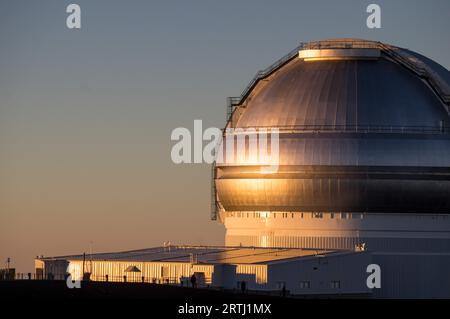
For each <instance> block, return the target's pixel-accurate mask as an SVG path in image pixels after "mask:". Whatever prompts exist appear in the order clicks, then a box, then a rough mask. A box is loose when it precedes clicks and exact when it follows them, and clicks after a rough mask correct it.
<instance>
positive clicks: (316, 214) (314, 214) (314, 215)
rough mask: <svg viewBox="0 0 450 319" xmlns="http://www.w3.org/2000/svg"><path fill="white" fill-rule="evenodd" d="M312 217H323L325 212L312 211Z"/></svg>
mask: <svg viewBox="0 0 450 319" xmlns="http://www.w3.org/2000/svg"><path fill="white" fill-rule="evenodd" d="M312 217H313V218H323V214H322V213H312Z"/></svg>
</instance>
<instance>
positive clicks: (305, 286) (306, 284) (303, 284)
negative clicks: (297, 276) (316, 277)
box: [300, 281, 311, 289]
mask: <svg viewBox="0 0 450 319" xmlns="http://www.w3.org/2000/svg"><path fill="white" fill-rule="evenodd" d="M309 288H311V282H310V281H300V289H309Z"/></svg>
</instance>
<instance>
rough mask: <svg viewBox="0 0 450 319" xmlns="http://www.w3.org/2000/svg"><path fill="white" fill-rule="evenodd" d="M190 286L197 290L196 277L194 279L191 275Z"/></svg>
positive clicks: (193, 275)
mask: <svg viewBox="0 0 450 319" xmlns="http://www.w3.org/2000/svg"><path fill="white" fill-rule="evenodd" d="M191 284H192V288H197V277H195V274H192V276H191Z"/></svg>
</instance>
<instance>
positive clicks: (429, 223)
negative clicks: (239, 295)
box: [222, 212, 450, 252]
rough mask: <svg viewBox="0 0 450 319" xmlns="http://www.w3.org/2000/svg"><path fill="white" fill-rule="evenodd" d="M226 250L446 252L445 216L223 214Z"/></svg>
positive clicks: (449, 239) (449, 225)
mask: <svg viewBox="0 0 450 319" xmlns="http://www.w3.org/2000/svg"><path fill="white" fill-rule="evenodd" d="M222 218H223V220H224V224H225V227H226V236H225V244H226V245H227V246H240V245H242V246H255V247H289V248H317V249H350V250H353V249H354V247H355V245H356V244H358V243H362V242H364V243H366V245H367V247H368V248H369V249H370V250H372V251H380V250H381V251H427V252H450V216H448V215H430V214H369V213H312V212H303V213H301V212H295V213H294V212H227V213H224V216H222Z"/></svg>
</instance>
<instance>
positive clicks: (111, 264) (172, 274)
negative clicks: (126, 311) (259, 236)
mask: <svg viewBox="0 0 450 319" xmlns="http://www.w3.org/2000/svg"><path fill="white" fill-rule="evenodd" d="M70 263H71V264H75V265H77V266H78V267H80V269H82V267H83V262H82V261H80V260H72V261H70ZM91 265H92V267H91ZM129 266H136V267H137V268H139V269H140V270H141V272H138V273H131V272H125V269H127V268H128V267H129ZM163 268H164V274H163V270H162V269H163ZM85 271H86V272H91V276H92V280H94V281H95V280H99V281H104V280H105V278H106V275H108V280H109V281H123V276H127V280H134V281H136V280H137V281H140V280H141V278H142V277H144V278H145V279H146V281H152V280H153V279H156V280H165V279H170V280H171V281H175V282H179V279H180V277H190V276H191V275H192V274H193V273H194V272H203V273H204V274H205V284H211V282H212V274H213V272H214V266H213V265H191V264H189V263H169V262H139V261H136V262H133V261H92V262H91V261H89V260H87V261H86V262H85Z"/></svg>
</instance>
